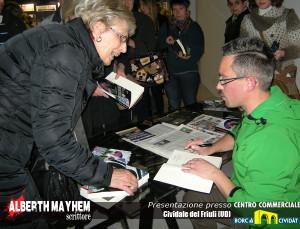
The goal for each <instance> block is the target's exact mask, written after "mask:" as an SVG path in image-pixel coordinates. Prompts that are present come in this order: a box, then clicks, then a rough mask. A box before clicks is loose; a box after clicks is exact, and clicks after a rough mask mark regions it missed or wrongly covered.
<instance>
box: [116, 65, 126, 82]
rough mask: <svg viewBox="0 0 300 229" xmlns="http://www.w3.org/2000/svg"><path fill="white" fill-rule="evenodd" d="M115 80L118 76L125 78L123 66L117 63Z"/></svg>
mask: <svg viewBox="0 0 300 229" xmlns="http://www.w3.org/2000/svg"><path fill="white" fill-rule="evenodd" d="M116 73H117V75H116V79H118V78H119V77H120V76H121V77H124V78H126V75H125V65H124V64H122V63H118V65H117V67H116Z"/></svg>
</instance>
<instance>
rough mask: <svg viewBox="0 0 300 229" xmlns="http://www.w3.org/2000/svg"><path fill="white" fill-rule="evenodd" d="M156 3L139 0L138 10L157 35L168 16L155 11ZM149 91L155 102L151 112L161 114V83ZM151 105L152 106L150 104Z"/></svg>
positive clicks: (162, 107) (162, 102) (162, 109)
mask: <svg viewBox="0 0 300 229" xmlns="http://www.w3.org/2000/svg"><path fill="white" fill-rule="evenodd" d="M157 8H158V6H157V3H156V0H140V10H141V11H142V13H144V14H146V15H147V16H149V17H150V18H151V19H152V21H153V23H154V27H155V34H156V36H157V33H158V30H159V28H160V27H161V26H162V25H163V24H164V23H165V22H167V21H168V18H166V17H165V16H163V15H161V14H160V13H158V12H157ZM150 90H151V93H152V95H153V97H154V102H155V106H156V107H155V110H156V112H153V111H152V114H154V113H157V114H158V115H162V114H163V113H164V99H163V93H162V90H163V85H156V86H153V87H151V88H150ZM152 107H153V106H152ZM152 110H153V109H152Z"/></svg>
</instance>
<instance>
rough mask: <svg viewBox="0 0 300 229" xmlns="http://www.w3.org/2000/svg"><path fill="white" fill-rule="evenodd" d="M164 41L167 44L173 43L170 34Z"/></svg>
mask: <svg viewBox="0 0 300 229" xmlns="http://www.w3.org/2000/svg"><path fill="white" fill-rule="evenodd" d="M166 42H167V44H169V45H172V44H174V42H175V40H174V38H173V37H172V36H169V37H167V38H166Z"/></svg>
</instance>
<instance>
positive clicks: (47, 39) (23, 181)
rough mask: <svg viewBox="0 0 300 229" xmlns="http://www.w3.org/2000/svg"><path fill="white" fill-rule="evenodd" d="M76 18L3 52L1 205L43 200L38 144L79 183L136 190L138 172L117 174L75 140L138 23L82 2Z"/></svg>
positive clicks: (118, 11)
mask: <svg viewBox="0 0 300 229" xmlns="http://www.w3.org/2000/svg"><path fill="white" fill-rule="evenodd" d="M75 16H76V19H74V20H72V21H70V22H69V23H67V24H65V25H61V24H51V25H47V26H40V27H36V28H32V29H30V30H27V31H25V32H24V33H22V34H20V35H18V36H15V37H13V38H11V39H10V40H8V41H7V42H5V43H4V45H2V46H1V47H0V56H1V62H0V81H1V86H0V94H1V95H5V96H0V104H1V109H0V130H1V131H0V132H1V137H0V141H1V144H0V157H1V160H0V173H1V178H0V202H2V203H9V201H10V200H11V199H18V198H20V197H21V196H23V197H24V200H25V201H38V200H41V199H40V195H39V193H38V190H37V187H36V185H35V183H34V181H33V179H32V176H31V174H30V172H29V171H28V168H27V166H28V162H29V159H30V156H31V151H32V148H33V146H34V145H36V147H37V150H38V152H39V154H40V155H41V156H42V157H43V158H44V160H45V161H46V162H47V163H48V164H49V166H52V167H53V168H55V169H57V170H58V171H60V172H61V173H63V174H65V175H66V176H68V177H70V178H73V179H74V180H75V181H77V182H78V183H79V184H85V185H92V186H94V187H96V188H101V187H108V186H110V187H115V188H118V189H121V190H124V191H126V192H127V193H129V194H130V195H133V193H134V191H136V190H137V185H138V183H137V179H136V177H135V176H134V175H133V174H132V173H130V172H129V171H127V170H123V169H113V168H112V167H111V166H110V165H109V164H106V163H105V162H104V161H103V160H101V159H100V158H98V157H95V156H94V155H93V154H92V152H91V151H89V149H88V148H86V147H84V146H82V145H80V144H79V143H78V142H77V141H76V137H75V136H74V135H73V128H74V127H75V125H76V123H77V121H78V119H79V117H80V114H81V112H82V110H83V109H84V106H85V102H86V101H87V100H88V98H89V96H90V95H91V94H93V93H95V92H96V93H99V94H101V93H102V94H104V93H103V92H102V91H101V90H100V89H99V88H98V87H97V79H98V78H99V77H103V75H104V73H103V70H104V66H109V65H110V64H111V62H112V61H113V60H114V58H115V57H117V56H119V55H120V54H121V53H125V52H126V50H127V45H126V44H127V39H128V36H131V35H132V34H133V33H134V31H135V27H136V26H135V19H134V17H133V15H132V13H131V12H130V11H129V10H128V9H127V8H126V7H124V5H123V4H122V3H121V2H120V1H119V0H82V1H80V3H79V4H78V5H77V6H76V8H75ZM20 47H22V48H20ZM37 220H38V219H37ZM1 223H6V222H1ZM20 223H22V224H19V225H18V226H19V228H33V225H32V224H33V222H23V221H22V222H20ZM34 223H36V222H34ZM0 227H1V228H2V225H1V226H0ZM37 228H43V227H37Z"/></svg>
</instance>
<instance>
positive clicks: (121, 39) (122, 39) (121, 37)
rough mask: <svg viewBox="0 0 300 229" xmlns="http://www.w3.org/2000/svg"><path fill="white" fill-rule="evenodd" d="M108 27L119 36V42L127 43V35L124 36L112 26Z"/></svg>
mask: <svg viewBox="0 0 300 229" xmlns="http://www.w3.org/2000/svg"><path fill="white" fill-rule="evenodd" d="M110 29H111V30H112V31H113V32H114V33H115V34H117V35H118V37H119V38H120V41H121V43H127V41H128V37H127V36H124V35H123V34H121V33H119V32H118V31H117V30H115V29H113V28H111V27H110Z"/></svg>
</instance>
